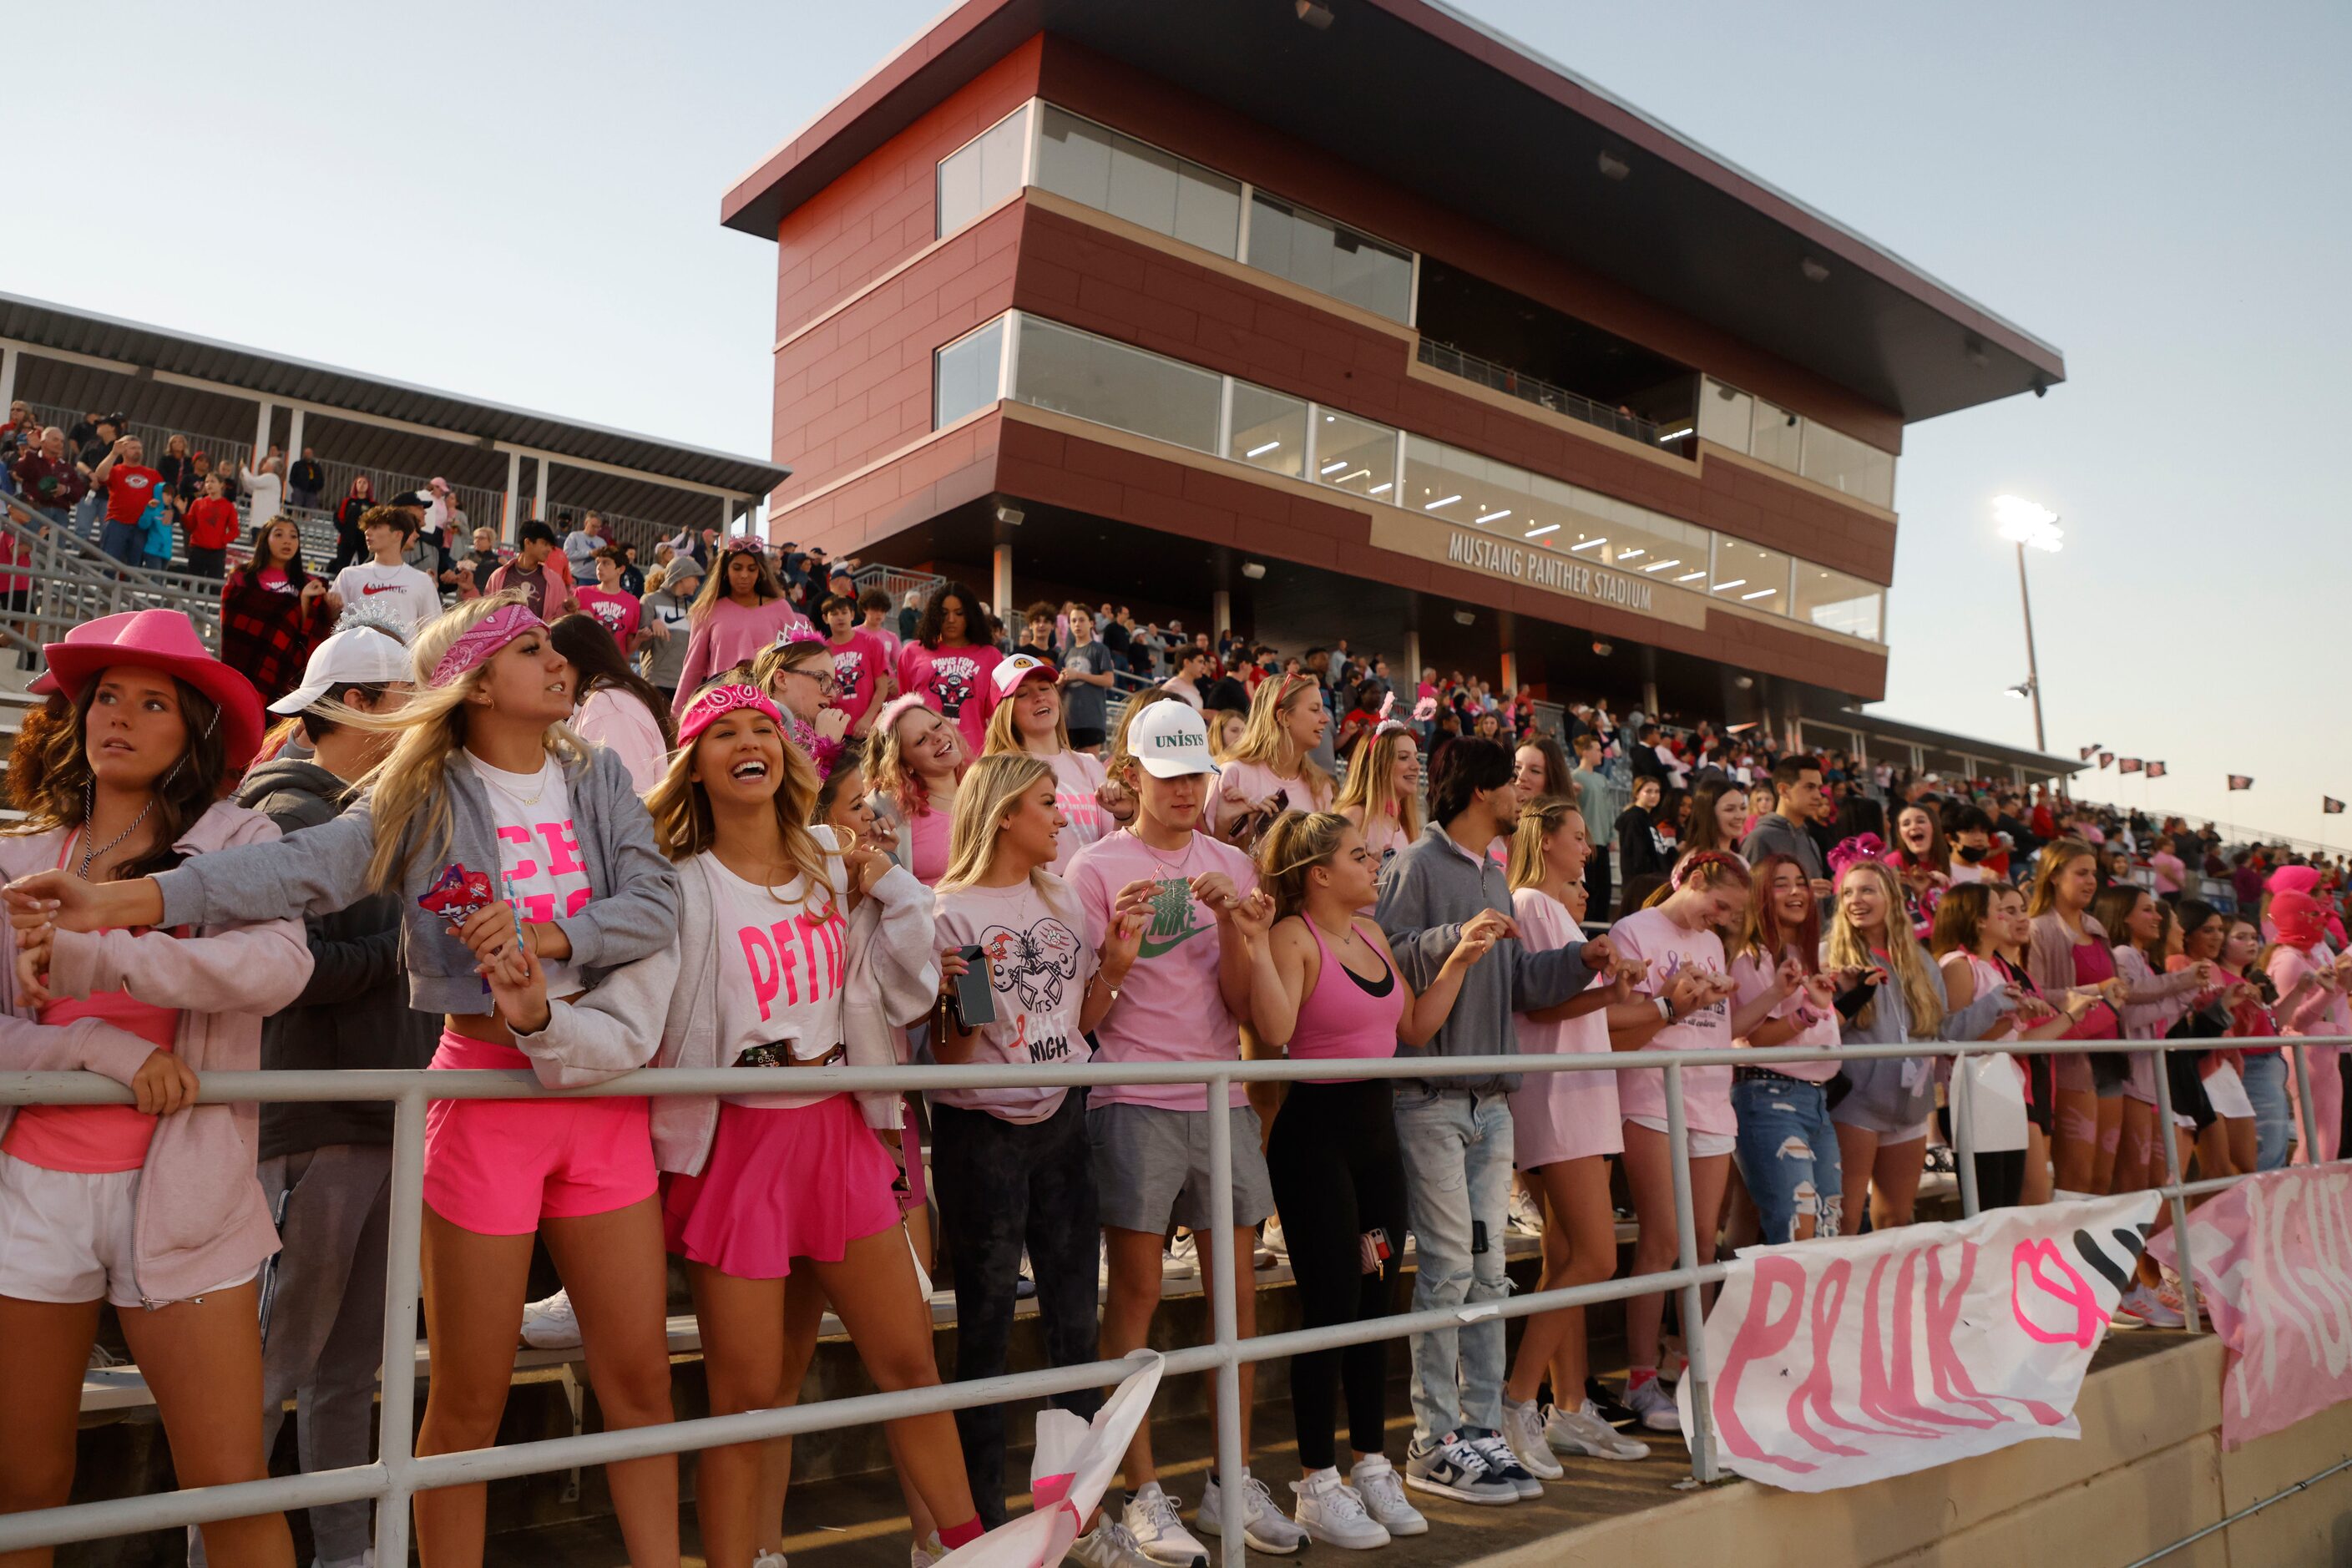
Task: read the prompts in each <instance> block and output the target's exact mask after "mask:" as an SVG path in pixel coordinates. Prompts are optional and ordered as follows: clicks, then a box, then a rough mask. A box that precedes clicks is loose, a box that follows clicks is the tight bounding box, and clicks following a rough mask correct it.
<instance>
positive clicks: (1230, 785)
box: [1208, 763, 1331, 828]
mask: <svg viewBox="0 0 2352 1568" xmlns="http://www.w3.org/2000/svg"><path fill="white" fill-rule="evenodd" d="M1276 795H1279V796H1281V797H1282V799H1283V801H1284V803H1285V804H1284V805H1283V809H1284V810H1286V811H1328V810H1330V809H1331V786H1330V785H1329V784H1328V783H1326V784H1318V785H1315V786H1314V787H1312V788H1309V787H1308V785H1307V784H1306V783H1305V782H1304V781H1303V780H1302V779H1296V778H1289V779H1286V778H1284V777H1282V776H1281V775H1280V774H1278V773H1276V772H1275V771H1274V770H1273V769H1272V768H1270V767H1268V766H1266V765H1265V763H1226V764H1225V765H1224V768H1223V770H1222V771H1221V772H1220V773H1218V774H1217V786H1216V789H1215V790H1214V791H1213V793H1212V794H1211V795H1210V796H1209V808H1208V816H1209V820H1210V821H1212V822H1213V823H1215V824H1216V825H1217V826H1218V827H1220V828H1223V826H1225V824H1227V823H1228V822H1231V821H1232V820H1233V819H1234V817H1236V816H1240V815H1241V814H1242V811H1243V809H1244V807H1246V806H1248V805H1250V804H1251V803H1252V802H1253V801H1260V800H1271V799H1274V798H1275V797H1276Z"/></svg>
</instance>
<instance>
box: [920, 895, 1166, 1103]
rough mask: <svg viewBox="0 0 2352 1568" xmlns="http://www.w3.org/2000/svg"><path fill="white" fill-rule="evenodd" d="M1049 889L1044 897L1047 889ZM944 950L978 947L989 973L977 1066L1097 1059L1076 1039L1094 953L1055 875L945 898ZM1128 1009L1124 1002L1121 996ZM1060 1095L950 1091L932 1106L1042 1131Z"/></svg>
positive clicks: (941, 899)
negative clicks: (992, 1015) (1036, 1125)
mask: <svg viewBox="0 0 2352 1568" xmlns="http://www.w3.org/2000/svg"><path fill="white" fill-rule="evenodd" d="M1041 882H1042V883H1043V884H1044V887H1043V889H1041V888H1040V886H1039V884H1040V883H1041ZM937 915H938V921H939V942H940V947H942V948H948V947H964V946H974V945H976V946H978V947H979V948H980V949H981V950H982V953H983V954H984V955H985V957H986V960H987V963H988V972H989V981H990V985H991V988H992V990H993V992H994V994H995V997H996V1022H994V1023H993V1024H990V1025H987V1026H984V1027H983V1028H982V1030H981V1031H980V1037H979V1039H978V1041H977V1042H976V1043H975V1044H974V1046H973V1047H972V1053H971V1059H972V1060H973V1061H974V1062H1000V1063H1012V1064H1018V1065H1020V1066H1024V1067H1026V1066H1030V1065H1032V1064H1037V1063H1045V1062H1053V1063H1062V1062H1083V1061H1087V1060H1088V1059H1089V1058H1091V1057H1092V1055H1093V1053H1092V1052H1090V1051H1089V1050H1088V1049H1087V1037H1085V1036H1084V1035H1082V1034H1080V1033H1078V1009H1079V1007H1080V1005H1082V1004H1083V1003H1084V1002H1085V1000H1086V994H1087V982H1088V981H1089V980H1091V979H1093V978H1094V973H1095V969H1096V963H1095V948H1096V944H1095V943H1093V942H1088V941H1087V940H1086V938H1085V936H1084V934H1083V933H1082V932H1081V931H1080V929H1079V928H1080V927H1081V926H1083V925H1084V924H1085V916H1084V915H1083V914H1082V913H1081V912H1080V911H1079V909H1078V902H1077V900H1076V899H1074V898H1073V897H1071V895H1070V887H1069V884H1068V883H1066V882H1064V881H1063V880H1062V879H1060V878H1058V877H1055V876H1052V875H1050V874H1045V875H1040V876H1036V877H1032V878H1030V879H1028V880H1027V881H1024V882H1020V883H1017V884H1015V885H1014V886H1013V887H1010V888H971V887H964V888H957V889H952V890H950V891H949V892H945V893H941V894H940V895H938V905H937ZM1122 999H1124V994H1122ZM1068 1092H1069V1091H1068V1090H1066V1089H1040V1088H1028V1089H937V1090H934V1091H933V1093H932V1098H933V1099H934V1100H939V1101H940V1103H941V1104H945V1105H953V1106H957V1107H960V1108H961V1109H962V1110H985V1111H987V1112H988V1113H989V1114H990V1115H991V1116H994V1117H997V1118H999V1119H1000V1120H1002V1121H1022V1122H1028V1121H1045V1119H1046V1118H1047V1117H1049V1116H1051V1115H1053V1114H1054V1112H1055V1111H1056V1110H1060V1109H1061V1108H1062V1097H1063V1096H1064V1095H1065V1094H1066V1093H1068Z"/></svg>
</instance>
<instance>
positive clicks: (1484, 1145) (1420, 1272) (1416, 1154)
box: [1396, 1089, 1511, 1438]
mask: <svg viewBox="0 0 2352 1568" xmlns="http://www.w3.org/2000/svg"><path fill="white" fill-rule="evenodd" d="M1396 1124H1397V1148H1398V1151H1399V1152H1401V1153H1402V1155H1403V1156H1404V1195H1405V1210H1406V1213H1407V1215H1409V1216H1410V1217H1411V1219H1412V1234H1413V1240H1414V1242H1415V1244H1416V1245H1417V1247H1419V1250H1420V1259H1419V1263H1418V1266H1417V1268H1416V1270H1415V1272H1414V1275H1413V1285H1412V1306H1413V1310H1415V1311H1417V1312H1418V1311H1426V1310H1429V1309H1430V1308H1433V1307H1444V1308H1449V1309H1451V1308H1458V1307H1461V1306H1463V1305H1464V1304H1465V1303H1470V1302H1478V1301H1499V1300H1503V1298H1504V1297H1506V1296H1507V1295H1509V1294H1510V1291H1511V1282H1510V1279H1508V1277H1507V1276H1506V1275H1505V1274H1504V1272H1503V1231H1504V1226H1505V1225H1506V1223H1507V1221H1508V1220H1509V1218H1510V1214H1511V1101H1510V1098H1509V1096H1507V1095H1505V1094H1501V1093H1492V1094H1466V1093H1464V1092H1462V1091H1461V1090H1459V1089H1447V1090H1431V1089H1407V1090H1403V1091H1401V1092H1400V1093H1399V1094H1398V1095H1397V1097H1396ZM1412 1420H1413V1434H1414V1436H1416V1437H1423V1438H1430V1437H1443V1436H1446V1435H1447V1434H1448V1433H1450V1432H1454V1431H1458V1430H1459V1429H1460V1428H1462V1427H1465V1426H1476V1427H1479V1428H1482V1429H1483V1430H1486V1431H1488V1432H1499V1431H1500V1430H1502V1426H1503V1320H1502V1319H1500V1318H1488V1319H1486V1320H1484V1321H1479V1322H1475V1323H1470V1324H1467V1325H1465V1326H1464V1327H1462V1328H1459V1329H1433V1330H1432V1331H1428V1332H1426V1333H1419V1334H1415V1335H1413V1336H1412Z"/></svg>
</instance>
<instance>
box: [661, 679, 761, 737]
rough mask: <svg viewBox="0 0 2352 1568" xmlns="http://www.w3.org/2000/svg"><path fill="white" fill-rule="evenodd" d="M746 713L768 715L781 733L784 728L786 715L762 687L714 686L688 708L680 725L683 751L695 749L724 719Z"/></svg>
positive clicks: (678, 730) (678, 726) (678, 724)
mask: <svg viewBox="0 0 2352 1568" xmlns="http://www.w3.org/2000/svg"><path fill="white" fill-rule="evenodd" d="M745 709H749V710H751V711H752V712H754V713H761V714H765V715H766V716H767V718H768V719H769V721H771V722H772V723H773V724H774V725H775V726H776V727H777V728H778V729H780V730H781V729H782V728H783V727H784V720H783V715H782V714H781V713H779V712H777V711H776V705H775V703H774V702H772V701H771V700H769V697H768V694H767V693H766V692H764V691H762V690H761V689H759V688H758V687H756V686H742V685H734V686H714V687H712V688H711V689H709V690H708V691H706V692H704V693H703V694H702V695H701V696H699V697H698V698H696V699H695V700H693V701H691V702H689V703H688V704H687V705H686V711H685V712H684V713H683V714H681V715H680V716H679V718H678V721H677V743H678V744H679V745H680V746H681V747H684V746H691V745H692V744H694V742H695V739H696V737H698V736H699V735H700V734H701V733H702V732H703V731H705V730H708V729H709V728H710V726H711V725H713V724H715V723H717V722H718V721H719V720H720V719H721V718H723V717H725V716H726V715H727V714H730V713H735V712H740V711H741V710H745Z"/></svg>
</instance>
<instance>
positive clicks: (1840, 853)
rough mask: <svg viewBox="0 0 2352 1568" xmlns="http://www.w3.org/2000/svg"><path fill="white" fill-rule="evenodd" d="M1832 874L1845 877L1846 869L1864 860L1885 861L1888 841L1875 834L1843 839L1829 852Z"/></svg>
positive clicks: (1860, 834) (1863, 834)
mask: <svg viewBox="0 0 2352 1568" xmlns="http://www.w3.org/2000/svg"><path fill="white" fill-rule="evenodd" d="M1828 858H1829V863H1830V874H1831V875H1832V876H1834V877H1843V876H1844V875H1845V872H1846V868H1847V867H1849V866H1858V865H1860V864H1862V862H1864V860H1882V861H1883V860H1885V858H1886V841H1885V839H1883V838H1881V837H1878V835H1877V834H1875V833H1857V834H1855V835H1854V836H1853V837H1851V838H1841V839H1839V840H1838V841H1837V843H1836V844H1835V845H1834V846H1832V847H1831V849H1830V852H1829V857H1828Z"/></svg>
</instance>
